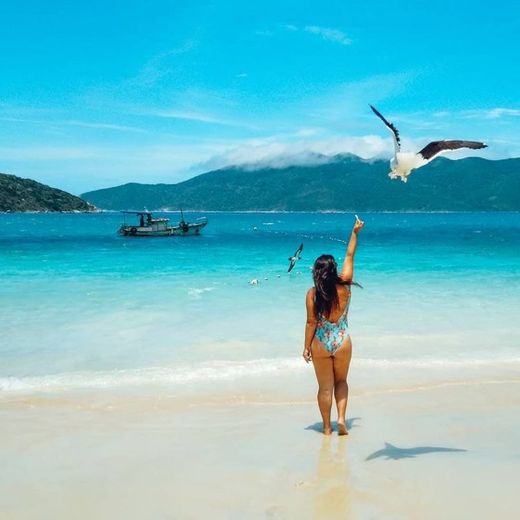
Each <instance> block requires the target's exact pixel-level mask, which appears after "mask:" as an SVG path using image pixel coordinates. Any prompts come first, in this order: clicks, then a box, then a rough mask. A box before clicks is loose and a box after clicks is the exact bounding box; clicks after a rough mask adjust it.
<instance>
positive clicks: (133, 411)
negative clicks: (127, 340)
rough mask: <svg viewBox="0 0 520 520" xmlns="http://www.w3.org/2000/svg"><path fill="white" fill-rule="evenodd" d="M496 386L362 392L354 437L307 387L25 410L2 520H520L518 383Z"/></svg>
mask: <svg viewBox="0 0 520 520" xmlns="http://www.w3.org/2000/svg"><path fill="white" fill-rule="evenodd" d="M491 376H492V374H491V375H490V377H481V378H480V379H478V378H473V379H465V380H459V381H457V379H456V378H453V379H452V380H451V381H448V380H444V381H440V380H437V381H435V380H433V379H431V378H430V379H429V381H428V382H427V384H422V385H418V384H400V385H398V384H394V385H393V387H392V386H391V385H388V384H384V385H374V387H373V389H372V390H370V388H369V387H368V386H366V385H364V384H363V385H362V384H360V385H359V386H360V387H359V388H356V386H353V387H352V391H351V396H350V404H349V410H348V412H349V413H348V417H349V425H350V434H349V436H348V437H344V438H340V437H338V436H337V435H333V436H331V437H326V436H324V435H322V434H321V433H320V432H319V430H320V426H321V424H320V423H319V422H318V419H319V416H318V411H317V407H316V405H315V402H314V399H313V397H314V395H313V392H314V386H313V385H314V381H313V380H312V374H310V373H309V372H304V373H303V374H300V375H298V376H297V377H295V378H294V380H293V381H291V386H290V387H291V388H292V391H290V392H284V390H283V388H280V381H279V380H276V379H275V378H272V377H270V378H263V379H258V380H257V381H256V383H258V384H257V390H256V391H251V390H250V388H247V387H248V386H249V385H246V386H244V387H243V388H240V387H238V386H235V387H234V388H232V389H231V388H229V387H228V388H225V387H223V386H222V387H220V389H219V390H218V391H216V392H213V393H212V394H211V397H210V394H208V393H206V392H205V391H203V392H200V393H198V394H191V397H189V396H188V395H187V394H186V393H185V392H184V393H179V394H178V395H175V393H173V392H172V391H171V389H170V391H167V390H165V389H164V388H163V389H162V390H157V389H152V388H150V389H149V392H141V394H140V395H132V394H131V393H123V392H119V393H114V392H112V393H108V392H97V391H96V392H95V393H94V392H88V393H87V392H84V393H76V394H74V395H72V394H70V395H66V394H62V393H60V394H41V395H40V396H38V397H36V396H35V395H34V394H31V395H22V394H21V395H19V396H18V397H14V396H11V397H10V398H9V399H8V400H3V401H2V403H1V404H2V406H1V420H0V423H1V425H2V426H1V429H0V459H1V460H2V461H3V471H2V473H1V476H0V489H1V492H0V510H1V511H2V518H6V519H17V520H18V519H39V520H40V519H54V520H56V519H69V518H75V519H87V518H89V519H90V518H98V519H105V518H106V519H108V518H111V519H112V518H172V519H178V518H187V519H188V518H193V519H195V518H203V517H207V516H211V517H215V518H288V519H289V518H309V519H311V518H313V519H314V518H318V519H319V518H323V519H325V518H338V519H339V518H342V519H345V518H353V519H358V518H359V519H365V518H385V519H389V518H390V519H405V518H421V519H439V518H443V519H460V518H473V519H476V518H482V519H488V518H501V519H509V518H510V519H514V518H518V516H519V514H520V507H519V506H518V502H517V500H516V488H517V484H516V482H517V476H518V469H519V467H520V452H519V449H518V445H517V444H516V442H515V440H516V435H515V431H516V430H517V429H518V426H519V413H518V412H519V411H520V392H519V389H520V378H516V379H515V378H514V377H511V376H507V377H505V376H504V375H503V374H502V375H501V376H500V377H491ZM495 376H496V374H495ZM354 379H355V378H354ZM296 380H297V381H296ZM292 383H295V385H296V384H298V385H299V386H295V385H293V384H292ZM277 386H278V389H279V391H276V390H275V389H276V388H277ZM260 388H265V389H267V391H265V392H264V391H262V390H260ZM295 389H296V392H295ZM295 393H296V394H299V397H298V396H297V395H295Z"/></svg>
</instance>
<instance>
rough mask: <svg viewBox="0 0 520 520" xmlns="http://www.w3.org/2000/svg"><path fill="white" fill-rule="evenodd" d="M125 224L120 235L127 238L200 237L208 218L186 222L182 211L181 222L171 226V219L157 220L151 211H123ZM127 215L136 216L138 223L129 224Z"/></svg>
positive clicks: (162, 218) (120, 229)
mask: <svg viewBox="0 0 520 520" xmlns="http://www.w3.org/2000/svg"><path fill="white" fill-rule="evenodd" d="M122 213H123V215H124V222H123V224H121V227H120V228H119V231H118V233H119V234H120V235H123V236H125V237H169V236H185V235H200V232H201V230H202V229H203V228H204V227H205V226H206V225H207V223H208V219H207V218H206V217H201V218H198V219H197V221H196V222H186V221H185V220H184V213H183V212H182V210H181V220H180V221H179V223H178V224H177V225H173V226H171V225H170V219H168V218H164V217H160V218H156V217H154V216H153V215H152V213H151V212H150V211H123V212H122ZM127 215H135V216H136V218H137V222H136V223H134V224H128V223H127V222H126V217H127Z"/></svg>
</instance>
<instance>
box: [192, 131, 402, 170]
mask: <svg viewBox="0 0 520 520" xmlns="http://www.w3.org/2000/svg"><path fill="white" fill-rule="evenodd" d="M392 150H393V144H392V141H391V139H383V138H382V137H379V136H376V135H365V136H359V137H329V138H324V139H319V140H299V141H293V142H288V141H282V140H280V138H279V136H273V137H267V138H261V139H249V140H247V141H244V142H242V143H238V144H237V145H236V146H234V147H229V148H228V149H226V150H224V151H223V152H222V153H220V154H217V155H215V156H213V157H211V158H210V159H208V160H206V161H204V162H202V163H199V164H198V165H197V166H196V170H199V171H204V170H209V169H216V168H222V167H225V166H232V165H240V166H248V167H250V168H252V169H254V168H261V167H266V166H270V167H273V168H283V167H286V166H289V165H306V164H321V163H324V162H328V161H330V160H331V157H333V156H334V155H337V154H345V153H350V154H354V155H357V156H359V157H361V158H364V159H369V158H372V157H381V156H385V157H386V156H390V154H391V153H392Z"/></svg>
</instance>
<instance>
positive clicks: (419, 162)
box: [370, 105, 487, 182]
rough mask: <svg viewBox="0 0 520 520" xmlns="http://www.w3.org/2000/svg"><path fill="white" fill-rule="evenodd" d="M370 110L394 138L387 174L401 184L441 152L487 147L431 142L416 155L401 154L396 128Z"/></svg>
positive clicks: (453, 142) (374, 110)
mask: <svg viewBox="0 0 520 520" xmlns="http://www.w3.org/2000/svg"><path fill="white" fill-rule="evenodd" d="M370 108H371V109H372V111H373V112H374V114H375V115H376V116H377V117H379V119H381V121H383V123H384V124H385V126H386V127H387V128H388V130H390V132H391V133H392V137H393V138H394V157H393V158H392V159H390V168H391V171H390V173H389V174H388V176H389V177H390V178H391V179H397V178H400V179H401V180H402V181H403V182H407V181H408V176H409V175H410V174H411V173H412V170H415V169H417V168H421V166H424V165H426V164H428V163H429V162H430V161H433V159H435V157H437V156H438V155H439V154H441V153H443V152H449V151H450V150H459V149H460V148H471V149H472V150H478V149H480V148H486V147H487V144H484V143H481V142H479V141H433V142H431V143H430V144H427V145H426V146H425V147H424V148H423V149H422V150H421V151H420V152H418V153H413V152H401V139H400V138H399V131H398V130H397V128H396V127H395V126H394V125H393V124H392V123H390V122H389V121H387V120H386V119H385V117H384V116H383V114H381V112H379V110H377V109H376V108H374V107H373V106H372V105H370Z"/></svg>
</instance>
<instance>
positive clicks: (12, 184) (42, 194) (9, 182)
mask: <svg viewBox="0 0 520 520" xmlns="http://www.w3.org/2000/svg"><path fill="white" fill-rule="evenodd" d="M95 209H96V208H95V207H94V206H92V205H91V204H89V203H88V202H85V201H84V200H82V199H80V198H79V197H76V196H75V195H71V194H70V193H67V192H66V191H62V190H58V189H56V188H51V187H50V186H47V185H45V184H41V183H39V182H36V181H33V180H31V179H22V178H20V177H16V176H15V175H7V174H5V173H0V211H93V210H95Z"/></svg>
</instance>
